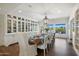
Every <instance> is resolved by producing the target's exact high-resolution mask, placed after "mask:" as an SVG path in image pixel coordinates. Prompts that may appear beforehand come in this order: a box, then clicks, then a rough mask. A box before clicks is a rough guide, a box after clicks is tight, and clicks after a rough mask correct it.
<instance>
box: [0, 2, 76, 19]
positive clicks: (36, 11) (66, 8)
mask: <svg viewBox="0 0 79 59" xmlns="http://www.w3.org/2000/svg"><path fill="white" fill-rule="evenodd" d="M74 5H75V4H74V3H25V4H24V3H16V4H15V3H9V4H8V3H0V13H1V14H5V13H12V14H17V15H22V16H30V17H32V18H35V19H43V18H44V16H45V15H47V16H48V18H58V17H67V16H70V14H71V11H72V8H73V7H74Z"/></svg>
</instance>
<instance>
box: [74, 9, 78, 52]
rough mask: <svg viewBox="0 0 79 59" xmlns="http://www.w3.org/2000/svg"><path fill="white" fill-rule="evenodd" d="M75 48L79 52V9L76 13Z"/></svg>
mask: <svg viewBox="0 0 79 59" xmlns="http://www.w3.org/2000/svg"><path fill="white" fill-rule="evenodd" d="M74 21H75V24H74V26H75V47H76V49H77V50H78V51H79V9H78V10H77V11H76V13H75V20H74Z"/></svg>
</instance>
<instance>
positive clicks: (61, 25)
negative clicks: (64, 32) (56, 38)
mask: <svg viewBox="0 0 79 59" xmlns="http://www.w3.org/2000/svg"><path fill="white" fill-rule="evenodd" d="M48 27H49V28H53V27H65V24H48Z"/></svg>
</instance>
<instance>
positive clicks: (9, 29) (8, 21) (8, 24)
mask: <svg viewBox="0 0 79 59" xmlns="http://www.w3.org/2000/svg"><path fill="white" fill-rule="evenodd" d="M11 23H12V22H11V20H10V19H8V20H7V33H11V32H12V31H11V30H12V27H11Z"/></svg>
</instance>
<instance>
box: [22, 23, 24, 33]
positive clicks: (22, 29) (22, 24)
mask: <svg viewBox="0 0 79 59" xmlns="http://www.w3.org/2000/svg"><path fill="white" fill-rule="evenodd" d="M22 32H24V22H22Z"/></svg>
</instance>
